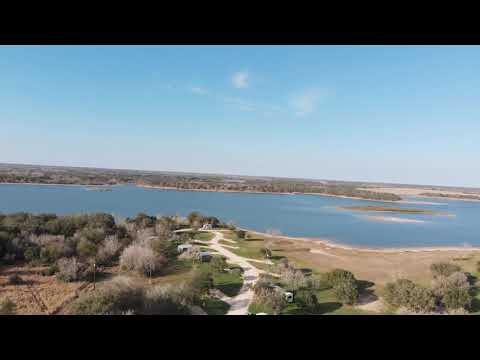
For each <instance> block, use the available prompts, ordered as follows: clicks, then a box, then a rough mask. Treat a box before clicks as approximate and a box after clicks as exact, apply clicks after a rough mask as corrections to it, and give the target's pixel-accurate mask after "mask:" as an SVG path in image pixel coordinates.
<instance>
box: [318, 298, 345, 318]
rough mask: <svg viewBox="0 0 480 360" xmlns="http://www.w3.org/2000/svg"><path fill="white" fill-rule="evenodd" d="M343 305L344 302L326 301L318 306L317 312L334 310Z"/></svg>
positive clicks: (323, 312)
mask: <svg viewBox="0 0 480 360" xmlns="http://www.w3.org/2000/svg"><path fill="white" fill-rule="evenodd" d="M341 307H342V304H341V303H339V302H333V301H332V302H324V303H320V304H318V306H317V309H316V311H315V312H316V313H317V314H318V315H321V314H326V313H331V312H334V311H335V310H338V309H340V308H341Z"/></svg>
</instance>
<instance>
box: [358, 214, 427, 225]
mask: <svg viewBox="0 0 480 360" xmlns="http://www.w3.org/2000/svg"><path fill="white" fill-rule="evenodd" d="M359 217H361V218H362V219H367V220H373V221H386V222H394V223H415V224H423V223H426V222H429V221H425V220H416V219H407V218H400V217H395V216H374V215H361V216H359Z"/></svg>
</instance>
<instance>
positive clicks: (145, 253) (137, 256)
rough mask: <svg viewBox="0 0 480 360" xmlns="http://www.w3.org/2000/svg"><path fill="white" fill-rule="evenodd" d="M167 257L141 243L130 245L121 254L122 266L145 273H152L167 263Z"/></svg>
mask: <svg viewBox="0 0 480 360" xmlns="http://www.w3.org/2000/svg"><path fill="white" fill-rule="evenodd" d="M165 263H166V259H165V257H163V256H161V255H155V253H154V252H153V250H152V249H150V248H148V247H143V246H139V245H130V246H129V247H127V248H125V250H123V253H122V255H121V256H120V266H121V267H123V268H124V269H126V270H135V271H138V272H139V273H141V274H144V275H151V274H152V273H154V272H156V271H158V270H160V268H161V267H162V266H163V265H165Z"/></svg>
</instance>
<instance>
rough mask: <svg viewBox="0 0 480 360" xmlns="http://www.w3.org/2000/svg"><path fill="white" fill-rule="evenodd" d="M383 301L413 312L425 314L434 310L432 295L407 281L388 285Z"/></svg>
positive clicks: (428, 290) (430, 292) (429, 291)
mask: <svg viewBox="0 0 480 360" xmlns="http://www.w3.org/2000/svg"><path fill="white" fill-rule="evenodd" d="M384 299H385V301H386V302H387V303H389V304H391V305H393V306H403V307H406V308H407V309H409V310H411V311H414V312H423V313H425V312H430V311H433V310H435V295H434V293H433V292H432V291H431V290H430V289H426V288H423V287H421V286H418V285H416V284H415V283H413V282H412V281H410V280H407V279H400V280H397V281H396V282H395V283H388V284H387V285H386V287H385V295H384Z"/></svg>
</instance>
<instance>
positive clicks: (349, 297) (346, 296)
mask: <svg viewBox="0 0 480 360" xmlns="http://www.w3.org/2000/svg"><path fill="white" fill-rule="evenodd" d="M333 292H334V294H335V297H336V298H337V300H338V301H340V302H341V303H343V304H348V305H353V304H355V303H356V302H357V300H358V288H357V284H356V282H355V281H354V280H351V279H343V280H339V282H337V284H336V285H335V286H334V287H333Z"/></svg>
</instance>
